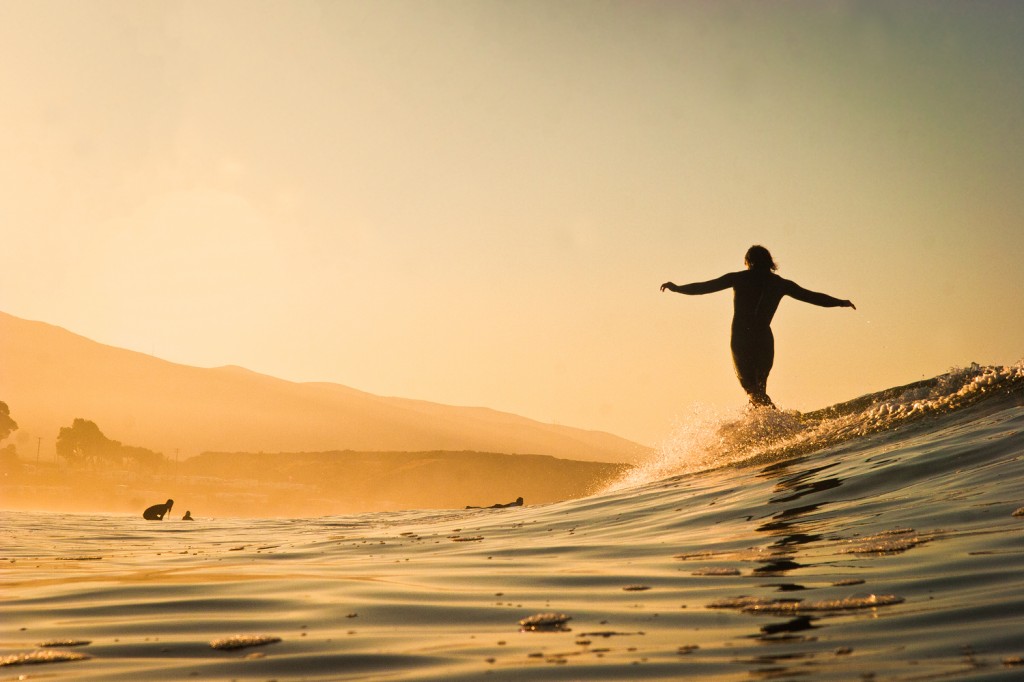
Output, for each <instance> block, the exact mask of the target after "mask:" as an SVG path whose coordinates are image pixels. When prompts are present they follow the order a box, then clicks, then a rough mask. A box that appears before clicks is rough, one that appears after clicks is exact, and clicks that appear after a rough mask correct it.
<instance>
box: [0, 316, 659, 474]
mask: <svg viewBox="0 0 1024 682" xmlns="http://www.w3.org/2000/svg"><path fill="white" fill-rule="evenodd" d="M0 400H2V401H4V402H6V403H7V404H8V405H9V406H10V409H11V416H12V417H13V418H14V419H15V420H16V421H17V422H18V425H19V427H20V428H19V430H18V431H16V432H15V433H14V435H12V436H11V438H12V439H13V440H14V442H15V443H16V444H17V445H18V449H19V452H21V454H22V456H23V457H25V456H29V455H31V454H34V453H35V452H36V449H37V445H38V446H39V447H40V448H41V449H42V451H43V456H44V457H45V456H47V455H48V453H49V455H50V456H52V452H53V443H54V441H55V439H56V437H57V433H58V431H59V429H60V427H62V426H68V425H70V424H71V422H72V420H73V419H74V418H76V417H83V418H85V419H90V420H92V421H94V422H96V423H97V424H98V425H99V426H100V428H101V429H102V430H103V432H104V433H105V434H106V435H107V436H108V437H110V438H114V439H116V440H119V441H121V442H123V443H126V444H131V445H137V446H141V447H146V448H150V449H153V450H157V451H160V452H163V453H164V454H165V455H167V456H169V457H171V458H174V457H175V455H176V454H177V455H179V456H180V457H182V458H185V457H189V456H192V455H195V454H198V453H200V452H203V451H214V450H215V451H221V452H225V451H226V452H233V451H247V452H260V451H268V452H289V451H292V452H299V451H306V452H313V451H328V450H346V449H348V450H359V451H373V450H382V451H427V450H467V451H478V452H503V453H509V454H539V455H551V456H554V457H562V458H569V459H580V460H589V461H600V462H632V461H635V460H636V459H638V458H639V457H640V456H641V455H642V454H643V453H644V452H645V451H646V448H644V447H643V446H641V445H638V444H637V443H633V442H631V441H628V440H626V439H623V438H620V437H618V436H614V435H612V434H609V433H604V432H600V431H588V430H584V429H576V428H572V427H567V426H559V425H553V424H544V423H541V422H537V421H534V420H531V419H527V418H525V417H520V416H517V415H513V414H508V413H503V412H498V411H496V410H491V409H488V408H483V407H455V406H449V405H442V404H438V403H431V402H426V401H421V400H412V399H407V398H389V397H381V396H377V395H373V394H371V393H365V392H363V391H359V390H357V389H354V388H350V387H347V386H343V385H341V384H333V383H326V382H314V383H296V382H292V381H287V380H284V379H278V378H275V377H271V376H267V375H264V374H259V373H256V372H252V371H250V370H246V369H243V368H240V367H234V366H228V367H219V368H199V367H192V366H188V365H180V364H176V363H172V362H168V361H166V360H161V359H159V358H156V357H153V356H149V355H145V354H143V353H138V352H135V351H129V350H124V349H120V348H115V347H113V346H107V345H104V344H101V343H98V342H95V341H92V340H90V339H87V338H85V337H83V336H79V335H77V334H74V333H72V332H70V331H67V330H65V329H63V328H60V327H56V326H54V325H50V324H46V323H43V322H34V321H29V320H23V319H21V318H18V317H15V316H13V315H9V314H6V313H2V312H0ZM37 438H42V441H41V442H39V441H37Z"/></svg>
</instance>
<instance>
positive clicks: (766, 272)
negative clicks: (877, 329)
mask: <svg viewBox="0 0 1024 682" xmlns="http://www.w3.org/2000/svg"><path fill="white" fill-rule="evenodd" d="M744 262H745V263H746V266H747V269H746V270H741V271H739V272H730V273H727V274H724V275H722V276H721V277H719V278H717V279H713V280H710V281H707V282H694V283H693V284H673V283H672V282H665V283H664V284H662V285H661V290H662V291H665V290H666V289H668V290H669V291H674V292H676V293H678V294H689V295H691V296H695V295H699V294H711V293H714V292H716V291H722V290H723V289H732V290H733V316H732V338H731V340H730V347H731V348H732V360H733V363H734V364H735V365H736V376H737V377H738V378H739V380H740V385H741V386H742V387H743V390H744V391H746V392H747V395H748V396H749V397H750V403H751V404H752V405H754V406H756V407H771V408H774V407H775V404H774V403H773V402H772V399H771V398H769V397H768V392H767V385H768V374H769V373H770V372H771V371H772V364H773V363H774V361H775V337H774V335H772V328H771V324H772V318H773V317H774V316H775V311H776V310H777V309H778V307H779V302H780V301H781V300H782V297H783V296H792V297H793V298H795V299H796V300H798V301H803V302H804V303H811V304H813V305H817V306H822V307H824V308H853V309H854V310H856V309H857V306H855V305H853V303H852V302H851V301H849V300H844V299H838V298H833V297H832V296H829V295H827V294H819V293H818V292H816V291H809V290H807V289H804V288H803V287H801V286H799V285H798V284H797V283H796V282H791V281H790V280H788V279H783V278H782V277H779V276H778V275H776V274H775V270H777V269H778V266H777V265H776V264H775V261H774V260H773V259H772V255H771V253H770V252H769V251H768V249H766V248H765V247H763V246H760V245H754V246H751V247H750V248H749V249H748V250H747V253H746V256H745V257H744Z"/></svg>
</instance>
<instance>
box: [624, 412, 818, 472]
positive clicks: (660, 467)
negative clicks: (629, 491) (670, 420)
mask: <svg viewBox="0 0 1024 682" xmlns="http://www.w3.org/2000/svg"><path fill="white" fill-rule="evenodd" d="M805 428H806V425H805V424H803V423H802V422H801V420H800V418H799V415H798V414H797V413H796V412H789V411H781V410H772V409H763V408H747V409H745V410H740V411H736V410H730V411H720V410H716V409H714V408H712V407H709V406H707V405H703V404H694V405H692V406H691V407H690V410H689V413H688V414H687V415H686V416H685V417H683V418H681V419H680V420H679V421H678V422H677V423H676V425H675V427H674V428H673V430H672V433H671V435H670V436H669V437H668V438H667V439H665V440H664V441H662V442H661V443H660V444H658V445H657V446H656V447H655V449H654V453H653V454H652V456H651V457H650V458H649V459H648V460H647V461H645V462H643V463H641V464H639V465H637V466H636V467H634V468H633V469H631V470H630V471H627V472H626V473H625V474H624V475H623V476H622V477H621V478H619V479H618V480H616V481H615V482H614V483H612V484H611V485H610V486H609V487H608V488H607V490H608V491H613V490H621V489H623V488H630V487H633V486H637V485H643V484H645V483H649V482H652V481H659V480H662V479H665V478H669V477H672V476H680V475H683V474H692V473H695V472H698V471H706V470H708V469H717V468H719V467H723V466H728V465H730V464H736V463H739V462H742V461H745V460H748V459H751V458H753V457H756V456H757V455H759V454H761V453H763V452H765V451H766V450H769V449H772V448H778V447H779V446H780V445H783V444H785V443H787V442H789V441H791V440H792V439H794V438H796V437H797V436H798V435H799V434H800V433H801V432H802V431H804V430H805Z"/></svg>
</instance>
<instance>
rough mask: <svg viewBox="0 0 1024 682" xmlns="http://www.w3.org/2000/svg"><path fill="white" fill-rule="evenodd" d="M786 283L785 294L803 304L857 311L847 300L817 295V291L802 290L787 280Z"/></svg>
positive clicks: (851, 302)
mask: <svg viewBox="0 0 1024 682" xmlns="http://www.w3.org/2000/svg"><path fill="white" fill-rule="evenodd" d="M786 283H787V286H786V294H787V295H789V296H792V297H793V298H795V299H796V300H798V301H803V302H804V303H810V304H812V305H818V306H821V307H822V308H853V309H854V310H856V309H857V306H855V305H854V304H853V301H850V300H849V299H842V298H835V297H833V296H829V295H828V294H821V293H818V292H817V291H811V290H809V289H804V288H803V287H802V286H800V285H799V284H797V283H796V282H790V281H789V280H786Z"/></svg>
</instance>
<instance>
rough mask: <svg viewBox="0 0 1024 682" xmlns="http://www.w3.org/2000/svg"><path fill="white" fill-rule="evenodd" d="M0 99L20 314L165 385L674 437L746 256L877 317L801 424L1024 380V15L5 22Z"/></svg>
mask: <svg viewBox="0 0 1024 682" xmlns="http://www.w3.org/2000/svg"><path fill="white" fill-rule="evenodd" d="M0 92H2V93H3V95H2V104H0V235H2V243H3V255H4V258H3V266H2V267H0V310H3V311H5V312H8V313H11V314H13V315H17V316H19V317H24V318H28V319H35V320H42V321H45V322H49V323H52V324H57V325H60V326H63V327H66V328H68V329H70V330H72V331H74V332H77V333H80V334H83V335H85V336H88V337H90V338H93V339H95V340H97V341H101V342H103V343H107V344H111V345H115V346H120V347H125V348H130V349H134V350H139V351H142V352H145V353H150V354H153V355H157V356H159V357H162V358H165V359H168V360H172V361H175V362H181V363H185V364H191V365H199V366H218V365H224V364H237V365H242V366H245V367H248V368H250V369H253V370H256V371H259V372H264V373H267V374H272V375H274V376H278V377H282V378H286V379H293V380H301V381H306V380H322V381H334V382H338V383H342V384H345V385H348V386H352V387H355V388H359V389H362V390H365V391H370V392H373V393H378V394H383V395H395V396H403V397H410V398H422V399H426V400H432V401H437V402H443V403H449V404H456V405H483V406H487V407H492V408H495V409H500V410H505V411H510V412H514V413H517V414H522V415H524V416H528V417H532V418H535V419H539V420H542V421H550V422H557V423H562V424H567V425H573V426H581V427H585V428H594V429H601V430H607V431H611V432H614V433H617V434H619V435H623V436H626V437H630V438H633V439H636V440H640V441H642V442H645V443H648V444H654V443H656V442H657V441H658V440H659V439H660V438H662V437H664V436H665V435H666V434H667V433H668V432H669V431H670V430H671V429H672V427H673V425H674V422H675V421H676V420H677V419H679V418H681V417H682V416H684V415H685V414H686V413H687V411H688V410H689V409H690V408H691V406H692V405H694V404H703V405H711V406H714V407H715V408H716V409H725V408H731V407H736V408H738V407H740V406H742V405H743V404H744V403H745V396H744V394H743V392H742V390H741V389H740V387H739V385H738V383H737V381H736V379H735V378H734V375H733V370H732V365H731V358H730V355H729V348H728V334H729V320H730V315H731V295H730V294H729V293H728V292H723V293H720V294H715V295H709V296H705V297H685V296H679V295H675V294H669V293H660V292H659V291H658V286H659V285H660V284H661V283H662V282H664V281H666V280H673V281H675V282H678V283H682V282H690V281H698V280H706V279H711V278H712V277H716V276H718V275H721V274H722V273H724V272H727V271H730V270H737V269H740V268H741V267H742V257H743V253H744V251H745V250H746V248H747V247H748V246H750V245H751V244H753V243H762V244H764V245H766V246H767V247H768V248H769V249H771V250H772V252H773V254H774V255H775V257H776V259H777V260H778V261H779V263H780V265H781V269H780V274H782V275H783V276H785V277H788V278H791V279H794V280H795V281H797V282H798V283H800V284H801V285H803V286H805V287H807V288H809V289H813V290H817V291H824V292H826V293H829V294H832V295H834V296H837V297H840V298H850V299H852V300H853V301H854V302H855V303H856V304H857V307H858V310H857V311H856V312H854V311H851V310H847V309H823V308H816V307H813V306H808V305H806V304H801V303H799V302H796V301H793V300H786V301H784V302H783V303H782V306H781V308H780V311H779V313H778V315H777V316H776V321H775V324H774V329H775V335H776V349H777V350H776V362H775V369H774V371H773V374H772V377H771V380H770V382H769V385H768V388H769V393H770V394H771V395H772V397H773V398H774V399H775V402H776V403H777V404H779V405H780V406H781V407H785V408H794V409H813V408H817V407H822V406H824V405H827V404H831V403H834V402H838V401H841V400H846V399H850V398H853V397H856V396H858V395H861V394H863V393H866V392H868V391H873V390H878V389H881V388H885V387H889V386H893V385H896V384H899V383H905V382H908V381H913V380H916V379H919V378H922V377H929V376H934V375H936V374H939V373H942V372H944V371H946V370H947V369H949V368H950V367H952V366H960V365H965V364H969V363H970V362H972V361H977V362H981V363H986V364H987V363H996V364H1011V363H1015V362H1017V361H1019V360H1020V359H1021V358H1022V357H1024V344H1022V340H1024V321H1022V320H1024V317H1022V315H1021V310H1024V284H1022V281H1024V280H1022V278H1021V257H1022V254H1024V220H1022V217H1024V192H1022V191H1021V187H1024V4H1020V3H1015V2H970V3H953V2H929V3H916V2H895V3H893V2H881V1H879V2H855V1H851V2H780V3H760V2H720V1H716V2H634V1H632V0H623V1H621V2H598V1H596V0H595V1H594V2H568V1H564V2H563V1H557V2H556V1H551V0H545V1H542V2H534V1H530V0H516V1H510V2H488V1H483V0H476V1H446V2H430V1H426V0H408V1H397V0H396V1H387V0H381V1H377V0H373V1H370V0H367V1H365V2H311V1H310V2H303V1H300V0H295V1H291V2H260V1H258V0H244V1H239V2H222V1H218V0H201V1H196V2H187V1H183V2H172V1H161V2H157V1H154V2H142V1H137V0H118V1H105V2H98V1H92V0H83V1H81V2H65V1H62V0H57V1H48V0H26V1H20V0H0ZM155 390H156V387H155ZM0 391H2V387H0ZM2 399H3V396H2V395H0V400H2ZM11 409H12V413H13V414H16V406H14V405H12V406H11Z"/></svg>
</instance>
